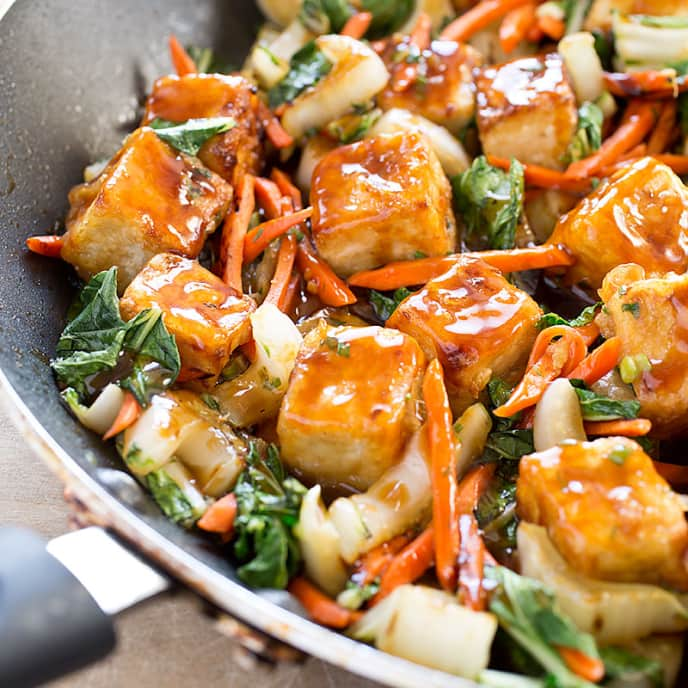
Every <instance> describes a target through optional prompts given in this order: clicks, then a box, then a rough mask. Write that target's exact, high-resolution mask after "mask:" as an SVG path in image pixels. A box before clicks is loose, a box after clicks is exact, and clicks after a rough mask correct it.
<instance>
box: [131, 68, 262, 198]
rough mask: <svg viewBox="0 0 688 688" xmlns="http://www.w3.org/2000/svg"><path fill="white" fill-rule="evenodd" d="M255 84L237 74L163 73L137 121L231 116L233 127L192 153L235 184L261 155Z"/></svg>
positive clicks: (256, 166)
mask: <svg viewBox="0 0 688 688" xmlns="http://www.w3.org/2000/svg"><path fill="white" fill-rule="evenodd" d="M259 102H260V101H259V98H258V95H257V92H256V88H255V86H253V85H252V84H251V83H250V82H249V81H247V80H246V79H244V77H242V76H238V75H231V76H230V75H225V74H186V75H184V76H175V75H171V76H164V77H162V78H161V79H158V80H157V81H156V82H155V84H154V85H153V90H152V92H151V94H150V96H149V97H148V100H147V101H146V110H145V113H144V116H143V124H144V125H145V124H149V123H150V122H152V121H153V120H154V119H157V118H160V119H164V120H168V121H171V122H185V121H186V120H188V119H199V118H203V117H232V118H233V119H234V121H235V126H234V127H233V128H232V129H230V130H229V131H226V132H224V133H222V134H218V135H217V136H213V137H212V138H211V139H209V140H208V141H206V143H204V144H203V146H202V148H201V150H200V151H199V153H198V157H199V158H200V160H201V162H203V164H204V165H206V166H207V167H208V168H209V169H211V170H212V171H213V172H216V173H217V174H219V175H220V176H221V177H223V178H224V179H226V180H227V181H228V182H230V183H231V184H232V185H233V186H236V184H237V182H238V181H239V179H240V178H241V177H242V176H243V175H244V174H246V173H250V174H257V173H258V172H259V171H260V168H261V164H262V158H263V145H262V139H263V125H262V122H261V119H260V116H259Z"/></svg>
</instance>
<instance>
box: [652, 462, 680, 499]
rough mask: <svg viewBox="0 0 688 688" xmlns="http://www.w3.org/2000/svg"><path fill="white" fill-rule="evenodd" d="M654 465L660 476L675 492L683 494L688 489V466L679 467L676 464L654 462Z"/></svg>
mask: <svg viewBox="0 0 688 688" xmlns="http://www.w3.org/2000/svg"><path fill="white" fill-rule="evenodd" d="M652 464H653V465H654V467H655V470H656V471H657V473H659V475H661V476H662V478H664V480H666V481H667V482H668V483H669V484H670V485H671V487H673V488H674V490H681V491H682V492H683V491H685V490H687V489H688V466H679V465H677V464H674V463H664V462H663V461H653V462H652Z"/></svg>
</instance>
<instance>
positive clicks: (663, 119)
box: [647, 98, 678, 154]
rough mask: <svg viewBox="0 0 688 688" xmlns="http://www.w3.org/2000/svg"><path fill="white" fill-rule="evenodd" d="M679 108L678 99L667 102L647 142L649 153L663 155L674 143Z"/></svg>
mask: <svg viewBox="0 0 688 688" xmlns="http://www.w3.org/2000/svg"><path fill="white" fill-rule="evenodd" d="M677 110H678V106H677V104H676V99H675V98H672V99H671V100H667V101H666V102H665V103H664V106H663V107H662V110H661V112H660V113H659V118H658V119H657V126H656V127H655V128H654V131H653V132H652V134H651V135H650V139H649V140H648V142H647V152H648V153H650V154H653V153H663V152H664V151H665V150H666V149H667V148H668V147H669V146H670V145H671V143H672V142H673V140H674V136H675V135H676V133H677V129H676V114H677Z"/></svg>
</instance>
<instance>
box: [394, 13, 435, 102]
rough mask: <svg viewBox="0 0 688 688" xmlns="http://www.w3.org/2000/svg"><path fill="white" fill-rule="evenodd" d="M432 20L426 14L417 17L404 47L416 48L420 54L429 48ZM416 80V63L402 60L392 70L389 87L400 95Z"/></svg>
mask: <svg viewBox="0 0 688 688" xmlns="http://www.w3.org/2000/svg"><path fill="white" fill-rule="evenodd" d="M431 30H432V20H431V19H430V15H428V14H427V13H426V12H421V13H420V14H419V15H418V19H417V21H416V25H415V26H414V28H413V30H412V31H411V33H410V35H409V37H408V40H407V42H406V45H408V46H414V47H416V48H417V49H418V50H419V51H420V52H421V53H422V51H423V50H425V49H426V48H428V47H429V45H430V41H431V35H430V32H431ZM417 79H418V62H417V61H416V62H407V61H406V60H402V61H401V62H399V63H397V64H395V65H394V67H393V68H392V78H391V82H390V83H391V86H392V90H393V91H394V92H395V93H402V92H403V91H406V90H407V89H409V88H410V87H411V85H412V84H414V83H415V82H416V81H417Z"/></svg>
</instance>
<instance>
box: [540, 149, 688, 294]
mask: <svg viewBox="0 0 688 688" xmlns="http://www.w3.org/2000/svg"><path fill="white" fill-rule="evenodd" d="M549 243H552V244H564V245H565V246H566V247H567V248H568V250H569V251H570V252H571V253H572V254H573V255H574V256H575V258H576V263H575V265H573V266H572V267H570V268H569V269H568V272H567V274H566V279H567V281H568V282H569V283H583V284H585V285H587V286H588V287H590V288H594V289H597V288H598V287H599V286H600V285H601V284H602V280H603V279H604V276H605V275H606V274H607V272H609V270H611V269H612V268H613V267H615V266H617V265H621V264H622V263H631V262H633V263H638V264H639V265H642V266H643V267H644V268H645V269H646V270H647V271H648V272H649V273H652V274H664V273H666V272H668V271H673V272H678V273H682V272H685V270H686V269H688V190H686V187H685V186H684V185H683V183H682V182H681V180H680V179H679V178H678V177H677V176H676V175H675V174H674V172H673V171H672V170H671V169H669V168H668V167H667V166H666V165H663V164H662V163H660V162H657V161H656V160H654V159H653V158H642V159H641V160H638V161H637V162H635V163H633V164H632V165H629V166H628V167H626V168H624V169H623V170H619V171H618V172H617V173H616V174H615V175H614V176H613V177H611V178H610V179H609V181H607V182H606V183H604V184H602V185H601V186H600V187H599V188H598V189H597V190H596V191H594V192H593V193H591V194H590V195H589V196H587V197H586V198H584V199H583V200H582V201H581V202H580V203H579V204H578V205H577V206H576V207H575V208H574V209H573V210H571V211H570V212H569V213H567V214H566V215H564V216H563V217H562V218H561V219H560V220H559V222H558V223H557V225H556V227H555V228H554V232H553V233H552V236H551V237H550V240H549Z"/></svg>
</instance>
